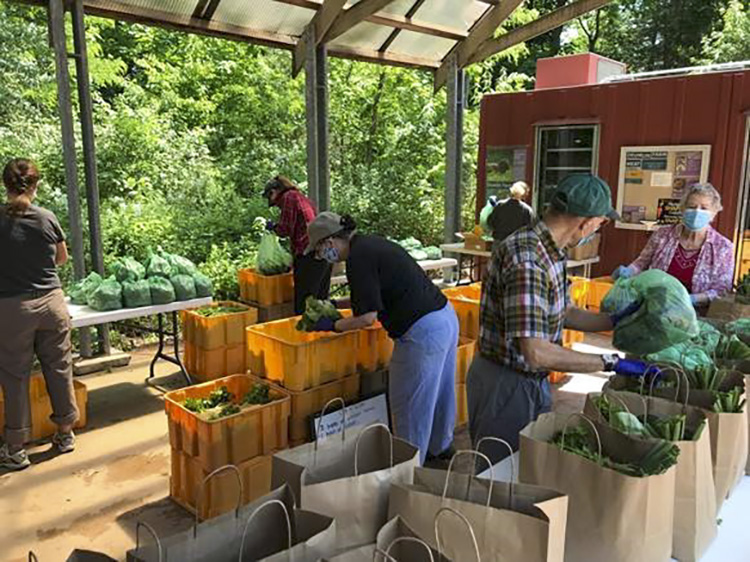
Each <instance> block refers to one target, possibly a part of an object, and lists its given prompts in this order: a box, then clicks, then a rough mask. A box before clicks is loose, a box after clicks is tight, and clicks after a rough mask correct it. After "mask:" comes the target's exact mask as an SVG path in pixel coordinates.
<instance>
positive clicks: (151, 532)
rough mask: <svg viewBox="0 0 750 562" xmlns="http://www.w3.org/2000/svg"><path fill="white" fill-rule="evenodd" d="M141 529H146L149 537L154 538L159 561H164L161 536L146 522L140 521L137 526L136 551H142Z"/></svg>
mask: <svg viewBox="0 0 750 562" xmlns="http://www.w3.org/2000/svg"><path fill="white" fill-rule="evenodd" d="M141 528H144V529H146V530H147V531H148V533H149V535H151V536H152V537H153V539H154V542H155V543H156V551H157V552H158V553H159V558H158V559H157V560H158V561H159V562H161V561H162V560H163V559H164V550H163V548H162V546H161V540H159V535H157V534H156V531H154V528H153V527H152V526H151V525H149V524H148V523H145V522H144V521H138V523H136V524H135V551H136V552H138V551H139V550H140V549H141Z"/></svg>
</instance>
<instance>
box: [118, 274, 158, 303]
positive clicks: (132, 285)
mask: <svg viewBox="0 0 750 562" xmlns="http://www.w3.org/2000/svg"><path fill="white" fill-rule="evenodd" d="M122 300H123V302H124V303H125V307H126V308H138V307H139V306H150V305H151V286H150V285H149V284H148V281H147V280H146V279H141V280H140V281H124V282H123V284H122Z"/></svg>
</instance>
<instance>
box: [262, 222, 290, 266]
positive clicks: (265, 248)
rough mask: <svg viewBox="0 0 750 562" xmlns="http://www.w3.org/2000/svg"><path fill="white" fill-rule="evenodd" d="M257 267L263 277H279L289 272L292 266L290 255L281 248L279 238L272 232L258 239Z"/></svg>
mask: <svg viewBox="0 0 750 562" xmlns="http://www.w3.org/2000/svg"><path fill="white" fill-rule="evenodd" d="M257 266H258V271H260V272H261V273H262V274H263V275H280V274H282V273H286V272H287V271H289V269H290V268H291V266H292V256H291V254H290V253H289V252H287V251H286V250H285V249H284V248H283V246H282V245H281V243H280V242H279V237H278V236H276V235H275V234H273V233H272V232H267V233H266V234H264V235H263V237H262V238H261V239H260V246H259V247H258V262H257Z"/></svg>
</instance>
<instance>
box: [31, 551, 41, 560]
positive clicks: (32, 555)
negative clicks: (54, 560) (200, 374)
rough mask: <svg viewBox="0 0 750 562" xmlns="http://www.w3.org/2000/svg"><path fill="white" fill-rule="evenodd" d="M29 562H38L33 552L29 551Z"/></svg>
mask: <svg viewBox="0 0 750 562" xmlns="http://www.w3.org/2000/svg"><path fill="white" fill-rule="evenodd" d="M29 562H39V558H37V557H36V554H34V551H33V550H29Z"/></svg>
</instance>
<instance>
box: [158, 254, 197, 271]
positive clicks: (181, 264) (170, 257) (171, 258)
mask: <svg viewBox="0 0 750 562" xmlns="http://www.w3.org/2000/svg"><path fill="white" fill-rule="evenodd" d="M163 256H164V259H166V260H167V261H168V262H169V265H171V266H172V275H190V276H191V277H192V276H193V275H195V274H196V273H198V268H197V267H195V264H194V263H193V262H191V261H190V260H189V259H187V258H184V257H182V256H178V255H177V254H166V253H165V254H163Z"/></svg>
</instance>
